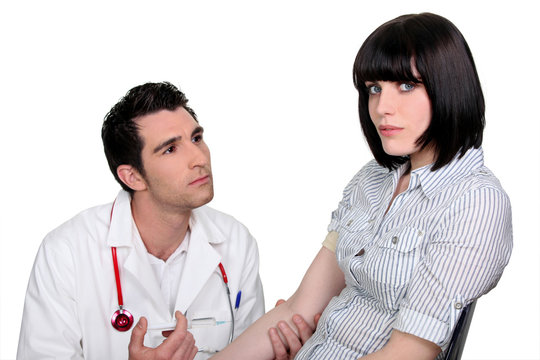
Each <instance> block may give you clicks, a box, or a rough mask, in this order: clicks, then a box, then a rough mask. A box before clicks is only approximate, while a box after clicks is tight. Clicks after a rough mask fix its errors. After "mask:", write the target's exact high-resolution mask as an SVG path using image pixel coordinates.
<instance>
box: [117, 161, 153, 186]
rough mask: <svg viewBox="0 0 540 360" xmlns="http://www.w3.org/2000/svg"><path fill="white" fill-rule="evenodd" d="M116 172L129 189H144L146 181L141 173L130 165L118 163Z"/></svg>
mask: <svg viewBox="0 0 540 360" xmlns="http://www.w3.org/2000/svg"><path fill="white" fill-rule="evenodd" d="M116 174H117V175H118V177H119V178H120V180H122V182H123V183H124V184H126V185H127V186H128V187H129V188H130V189H132V190H134V191H141V190H146V182H145V181H144V178H143V177H142V176H141V174H140V173H139V172H138V171H137V170H136V169H135V168H133V166H131V165H119V166H118V167H117V168H116Z"/></svg>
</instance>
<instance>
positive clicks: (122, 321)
mask: <svg viewBox="0 0 540 360" xmlns="http://www.w3.org/2000/svg"><path fill="white" fill-rule="evenodd" d="M111 324H112V326H113V328H115V329H116V330H118V331H128V330H129V329H131V326H132V325H133V315H131V313H130V312H129V311H127V310H123V309H120V310H116V311H115V312H114V314H113V316H112V318H111Z"/></svg>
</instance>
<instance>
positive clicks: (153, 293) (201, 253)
mask: <svg viewBox="0 0 540 360" xmlns="http://www.w3.org/2000/svg"><path fill="white" fill-rule="evenodd" d="M111 206H112V204H107V205H102V206H98V207H94V208H91V209H88V210H86V211H84V212H82V213H80V214H79V215H77V216H75V217H74V218H73V219H71V220H69V221H68V222H66V223H64V224H63V225H61V226H60V227H58V228H57V229H55V230H53V231H52V232H51V233H49V234H48V235H47V236H46V238H45V239H44V241H43V243H42V245H41V247H40V249H39V251H38V254H37V257H36V260H35V264H34V268H33V270H32V274H31V276H30V281H29V284H28V290H27V294H26V300H25V305H24V314H23V320H22V326H21V333H20V338H19V348H18V353H17V359H18V360H22V359H29V360H36V359H52V358H54V359H95V360H104V359H114V360H121V359H127V358H128V343H129V340H130V336H131V331H127V332H118V331H117V330H115V329H114V328H113V327H112V326H111V316H112V315H113V313H114V312H115V311H116V310H117V309H118V298H117V292H116V285H115V278H114V267H113V262H112V257H111V247H112V246H116V247H117V253H118V263H119V268H120V277H121V284H122V293H123V298H124V308H125V309H126V310H128V311H130V312H131V313H132V314H133V317H134V320H135V323H136V322H137V321H138V319H139V318H140V317H141V316H145V317H146V318H147V319H148V320H149V323H166V322H170V321H172V320H173V319H174V316H173V314H171V313H170V310H169V308H168V306H167V302H166V301H165V299H164V298H163V295H162V293H161V291H160V287H159V285H158V283H157V280H156V278H155V275H154V272H153V270H152V268H151V265H150V263H149V260H148V254H147V252H146V249H145V247H144V244H143V243H142V241H141V240H140V237H139V235H138V231H137V228H136V226H135V224H134V222H133V220H132V215H131V207H130V196H129V194H128V193H127V192H125V191H121V192H120V194H119V195H118V197H117V199H116V203H115V205H114V212H113V215H112V218H111ZM190 229H191V238H190V243H189V248H188V251H187V256H186V262H185V266H184V270H183V271H182V273H181V274H179V276H181V282H180V287H179V291H178V296H177V300H176V306H175V309H176V310H180V311H181V312H182V313H186V312H187V317H188V321H189V322H190V324H191V322H192V320H193V319H200V318H206V317H210V318H215V320H216V321H225V324H223V325H216V326H207V327H198V328H193V329H192V330H190V331H191V332H192V333H193V334H194V336H195V339H196V345H197V346H198V347H199V348H204V349H210V350H211V349H221V348H223V347H224V346H226V345H227V342H228V339H229V332H230V328H231V323H230V319H231V316H230V310H229V304H228V301H227V298H226V296H227V293H226V290H225V288H224V284H223V280H222V278H221V274H220V272H219V269H218V264H219V262H221V263H222V264H223V266H224V267H225V270H226V272H227V276H228V280H229V287H230V291H231V295H230V296H231V301H232V304H233V307H234V304H235V300H236V295H237V293H238V291H242V298H241V303H240V307H239V308H238V309H237V310H235V320H236V325H235V337H236V336H237V335H239V334H240V333H241V332H242V331H243V330H245V329H246V328H247V327H248V326H249V325H250V324H251V323H252V322H253V321H255V320H256V319H257V318H258V317H259V316H261V315H262V314H263V313H264V299H263V292H262V285H261V282H260V278H259V257H258V250H257V244H256V242H255V239H254V238H253V237H252V236H251V235H250V233H249V232H248V230H247V229H246V228H245V227H244V226H243V225H242V224H241V223H239V222H238V221H236V220H235V219H234V218H232V217H231V216H228V215H226V214H223V213H221V212H218V211H216V210H213V209H211V208H209V207H207V206H203V207H200V208H198V209H195V210H194V211H193V213H192V216H191V219H190ZM163 340H164V338H163V337H162V336H161V332H160V331H153V332H149V333H147V335H146V337H145V345H147V346H152V347H155V346H157V345H159V344H160V343H161V342H162V341H163ZM209 356H210V354H208V353H199V354H198V355H197V357H196V359H206V358H207V357H209Z"/></svg>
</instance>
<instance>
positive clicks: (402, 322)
mask: <svg viewBox="0 0 540 360" xmlns="http://www.w3.org/2000/svg"><path fill="white" fill-rule="evenodd" d="M394 329H396V330H399V331H401V332H404V333H407V334H412V335H415V336H418V337H420V338H422V339H425V340H428V341H431V342H432V343H435V344H437V345H438V346H440V347H441V348H443V350H444V348H445V346H446V344H447V342H448V340H449V332H450V327H449V325H448V324H447V323H446V322H443V321H440V320H438V319H435V318H433V317H431V316H428V315H425V314H422V313H419V312H416V311H413V310H409V309H404V308H401V309H400V310H399V315H398V317H397V318H396V322H395V323H394Z"/></svg>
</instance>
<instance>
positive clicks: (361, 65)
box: [353, 23, 418, 90]
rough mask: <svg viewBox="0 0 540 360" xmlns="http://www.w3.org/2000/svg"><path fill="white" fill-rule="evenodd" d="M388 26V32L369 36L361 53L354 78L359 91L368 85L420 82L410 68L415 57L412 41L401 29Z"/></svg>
mask: <svg viewBox="0 0 540 360" xmlns="http://www.w3.org/2000/svg"><path fill="white" fill-rule="evenodd" d="M387 25H388V26H387V27H388V29H387V30H386V31H380V32H377V33H373V34H372V35H371V36H369V37H368V38H367V40H366V41H365V42H364V44H363V45H362V47H361V49H360V51H359V52H358V55H357V57H356V61H355V63H354V74H353V75H354V85H355V87H356V88H357V89H358V90H360V89H364V88H365V85H364V82H366V81H407V82H409V81H410V82H417V81H418V80H417V79H416V77H415V76H414V75H413V69H412V66H411V59H413V58H414V57H415V52H414V49H413V46H412V45H413V43H412V41H411V39H409V36H408V34H407V33H406V32H405V31H402V30H401V26H393V27H392V26H390V25H391V24H390V23H387ZM383 26H384V25H383ZM381 30H383V29H381Z"/></svg>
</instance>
